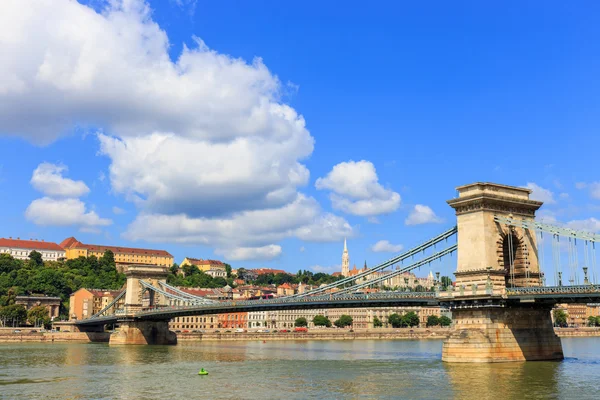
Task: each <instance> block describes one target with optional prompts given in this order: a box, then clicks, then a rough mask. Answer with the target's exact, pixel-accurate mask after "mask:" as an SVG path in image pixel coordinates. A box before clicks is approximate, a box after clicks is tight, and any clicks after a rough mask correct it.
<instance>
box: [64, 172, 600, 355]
mask: <svg viewBox="0 0 600 400" xmlns="http://www.w3.org/2000/svg"><path fill="white" fill-rule="evenodd" d="M457 191H458V197H457V198H454V199H451V200H448V204H449V205H450V206H451V207H452V208H454V209H455V211H456V216H457V223H456V226H454V227H452V228H451V229H448V230H446V231H445V232H442V233H441V234H439V235H437V236H435V237H433V238H431V239H429V240H426V241H424V242H423V243H422V244H420V245H418V246H415V247H414V248H412V249H410V250H408V251H405V252H403V253H402V254H400V255H398V256H395V257H393V258H391V259H389V260H387V261H385V262H382V263H380V264H378V265H376V266H375V267H373V268H371V269H369V270H367V271H363V272H361V273H359V274H357V275H354V276H350V277H344V278H343V279H341V280H339V281H336V282H334V283H332V284H329V285H322V286H321V287H319V288H317V289H314V290H310V291H307V292H305V293H302V294H297V295H293V296H285V297H279V298H274V299H264V300H229V301H216V300H210V299H207V298H203V297H197V296H194V295H191V294H189V293H186V292H185V291H182V290H180V289H178V288H176V287H173V286H170V285H168V284H167V283H166V277H167V270H166V268H162V267H154V266H131V267H130V268H128V270H127V271H126V276H127V286H126V289H125V290H124V291H123V292H122V293H121V294H120V295H119V296H117V297H116V298H115V299H114V300H113V302H112V303H110V304H108V305H107V306H106V307H105V308H104V309H102V310H101V311H100V312H98V313H97V314H95V315H93V316H92V317H91V318H88V319H85V320H80V321H76V322H75V325H76V326H77V329H79V330H81V331H97V330H103V329H104V326H105V325H106V324H114V323H118V324H119V325H120V329H119V330H118V331H117V332H116V333H114V334H113V335H111V339H110V343H111V344H174V343H176V336H175V334H174V333H173V332H170V331H169V329H168V321H169V320H171V319H173V318H176V317H184V316H197V315H205V314H216V313H232V312H246V311H247V312H251V311H270V310H290V309H324V308H351V307H385V306H431V305H440V306H442V307H446V308H449V309H451V310H452V315H453V326H452V334H451V335H450V337H449V338H448V339H447V340H446V341H445V342H444V345H443V351H442V359H443V360H444V361H447V362H503V361H523V360H560V359H562V358H563V352H562V345H561V342H560V339H559V338H558V337H557V336H556V335H555V333H554V330H553V326H552V320H551V312H550V311H551V308H552V307H553V306H554V305H555V304H558V303H590V302H598V301H599V300H600V284H599V282H598V279H600V276H599V275H598V271H597V265H596V243H597V242H599V241H600V235H597V234H594V233H591V232H584V231H579V230H574V229H570V228H566V227H560V226H555V225H550V224H545V223H542V222H539V221H536V220H535V212H536V211H537V210H538V209H539V208H540V207H541V206H542V203H541V202H539V201H535V200H531V199H530V198H529V195H530V194H531V191H530V190H529V189H524V188H518V187H512V186H505V185H498V184H492V183H474V184H470V185H465V186H461V187H458V188H457ZM548 252H549V253H550V256H549V257H547V256H546V253H548ZM454 253H456V254H455V255H456V264H457V265H456V272H455V273H454V275H455V284H453V285H450V286H448V287H446V288H442V286H441V282H440V280H439V273H438V274H436V275H437V278H436V281H435V284H434V288H433V289H434V290H432V291H425V292H415V291H407V290H406V288H405V287H404V288H402V289H401V290H389V287H391V286H395V287H398V286H402V283H403V279H404V280H405V282H404V283H405V284H406V285H405V286H408V282H407V281H406V279H407V278H405V276H406V273H407V272H410V271H412V270H414V269H417V268H420V267H422V266H426V265H430V264H431V263H432V262H434V261H437V260H442V259H444V258H448V257H450V256H452V255H454ZM549 278H550V279H549ZM548 280H550V281H551V284H547V283H548ZM567 282H568V284H566V285H565V284H564V283H567ZM394 283H396V285H394ZM373 287H376V288H379V291H378V292H376V293H372V292H370V291H365V290H364V289H365V288H373ZM384 288H388V290H383V289H384ZM123 298H124V301H123ZM120 304H122V306H120V307H119V306H118V305H120Z"/></svg>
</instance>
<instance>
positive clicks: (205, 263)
mask: <svg viewBox="0 0 600 400" xmlns="http://www.w3.org/2000/svg"><path fill="white" fill-rule="evenodd" d="M186 265H195V266H196V267H198V269H199V270H200V271H202V272H208V271H224V272H225V277H227V272H226V270H225V264H224V263H222V262H221V261H219V260H203V259H201V258H191V257H186V258H184V259H183V261H182V262H181V264H179V267H180V269H179V271H180V273H183V271H182V270H181V267H185V266H186Z"/></svg>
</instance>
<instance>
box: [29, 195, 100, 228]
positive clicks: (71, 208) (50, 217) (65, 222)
mask: <svg viewBox="0 0 600 400" xmlns="http://www.w3.org/2000/svg"><path fill="white" fill-rule="evenodd" d="M25 217H26V218H27V219H28V220H29V221H31V222H33V223H34V224H36V225H45V226H47V225H51V226H71V225H75V226H80V227H81V228H82V229H85V228H91V227H97V226H107V225H110V224H111V223H112V221H111V220H110V219H105V218H100V217H99V216H98V214H96V212H94V211H87V210H86V207H85V204H84V203H83V202H82V201H81V200H79V199H52V198H49V197H42V198H41V199H36V200H34V201H32V202H31V204H30V205H29V207H27V210H26V211H25Z"/></svg>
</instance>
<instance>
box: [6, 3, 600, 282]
mask: <svg viewBox="0 0 600 400" xmlns="http://www.w3.org/2000/svg"><path fill="white" fill-rule="evenodd" d="M2 7H3V11H2V13H0V26H2V29H0V148H1V150H2V152H1V154H2V156H1V157H0V204H2V207H1V208H0V219H1V220H2V224H0V237H13V238H14V237H20V238H26V239H29V238H37V239H44V240H46V241H56V242H60V241H61V240H63V239H64V238H66V237H69V236H75V237H76V238H77V239H79V240H80V241H82V242H84V243H93V244H107V245H119V246H132V247H145V248H159V249H165V250H168V251H169V252H171V254H173V255H174V257H175V261H176V262H181V261H182V260H183V258H184V257H186V256H187V257H195V258H216V259H221V260H224V261H226V262H229V263H230V264H232V266H234V268H237V267H246V268H258V267H267V268H281V269H284V270H288V271H293V272H295V271H297V270H299V269H309V270H312V271H314V272H329V273H331V272H334V271H339V270H340V264H341V254H342V249H343V241H344V238H347V240H348V248H349V252H350V258H351V265H352V264H354V263H356V264H357V265H359V266H361V265H362V264H363V263H364V262H365V261H366V262H367V263H368V264H369V265H374V264H376V263H378V262H380V261H382V260H385V259H388V258H390V257H391V256H393V255H394V254H397V253H399V252H401V251H402V249H409V248H411V247H412V246H414V245H416V244H419V243H421V242H423V241H424V240H426V239H428V238H429V237H432V236H434V235H436V234H438V233H441V232H442V231H445V230H446V229H448V228H450V227H452V226H454V225H455V222H456V221H455V216H454V214H453V210H452V209H451V208H450V207H449V206H448V205H447V204H446V200H448V199H451V198H453V197H455V196H456V191H455V188H456V187H457V186H460V185H464V184H468V183H472V182H476V181H489V182H495V183H502V184H507V185H515V186H523V187H528V188H530V189H532V190H533V193H532V197H533V198H534V199H538V200H541V201H544V203H545V204H544V206H543V207H542V209H541V210H540V212H539V216H538V218H539V219H543V220H544V221H546V222H549V223H554V224H560V225H565V226H569V227H573V228H579V229H584V230H587V231H593V232H600V219H599V218H598V217H597V215H598V212H599V210H600V172H599V171H600V170H599V169H598V168H597V167H596V163H597V158H598V149H599V144H600V135H598V126H600V112H599V111H600V96H599V93H600V91H599V89H600V80H599V79H597V75H598V71H599V70H600V40H599V39H600V24H598V21H597V15H598V12H599V11H600V6H599V5H598V4H597V3H596V2H592V1H589V2H585V1H583V2H559V1H530V2H526V3H523V2H519V1H507V2H496V3H491V2H479V1H456V2H445V1H431V2H420V3H418V2H417V3H410V4H409V3H407V2H392V1H372V2H359V1H346V2H337V1H332V2H322V1H321V2H317V1H312V0H305V1H297V2H279V1H267V0H263V1H255V2H248V1H227V0H222V1H219V2H208V1H199V0H198V1H194V0H169V1H166V0H155V1H149V2H143V1H141V0H107V1H102V0H90V1H80V2H76V1H68V0H40V1H35V2H34V1H29V0H27V1H23V0H5V1H4V2H3V6H2ZM448 269H453V266H452V265H450V264H449V265H448Z"/></svg>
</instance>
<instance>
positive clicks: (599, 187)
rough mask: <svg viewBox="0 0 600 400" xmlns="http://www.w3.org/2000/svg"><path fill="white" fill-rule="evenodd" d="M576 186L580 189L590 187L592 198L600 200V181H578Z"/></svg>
mask: <svg viewBox="0 0 600 400" xmlns="http://www.w3.org/2000/svg"><path fill="white" fill-rule="evenodd" d="M575 187H576V188H577V189H579V190H582V189H588V190H589V192H590V197H591V198H592V199H596V200H600V182H591V183H585V182H577V183H576V184H575Z"/></svg>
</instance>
